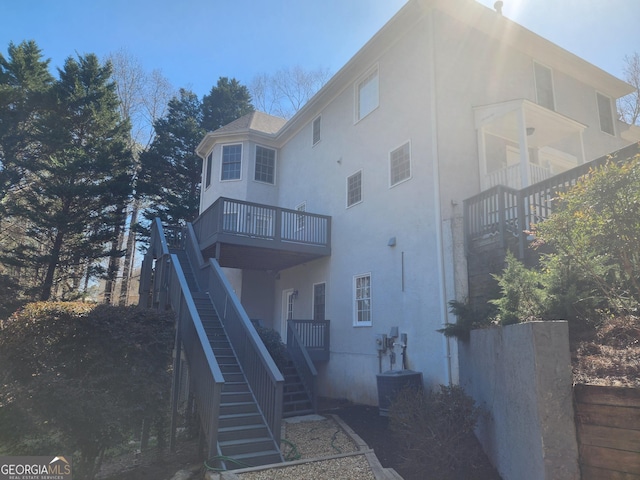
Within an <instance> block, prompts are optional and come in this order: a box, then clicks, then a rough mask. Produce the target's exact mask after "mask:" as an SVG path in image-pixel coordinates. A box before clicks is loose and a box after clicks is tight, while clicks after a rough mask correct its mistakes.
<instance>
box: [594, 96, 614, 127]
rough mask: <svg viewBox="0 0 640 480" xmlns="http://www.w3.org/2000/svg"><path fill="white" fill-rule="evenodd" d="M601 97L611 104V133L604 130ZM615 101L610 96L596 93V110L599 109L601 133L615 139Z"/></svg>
mask: <svg viewBox="0 0 640 480" xmlns="http://www.w3.org/2000/svg"><path fill="white" fill-rule="evenodd" d="M600 97H602V98H603V99H605V100H607V101H608V102H609V112H608V113H609V115H610V118H611V131H610V132H608V131H607V130H605V129H604V128H603V125H602V124H603V122H602V120H603V118H602V113H603V112H602V110H601V109H600ZM613 105H614V102H613V99H612V98H611V97H610V96H609V95H605V94H604V93H600V92H596V108H597V109H598V122H599V124H600V131H601V132H602V133H606V134H607V135H612V136H614V137H615V135H616V116H615V112H614V110H613Z"/></svg>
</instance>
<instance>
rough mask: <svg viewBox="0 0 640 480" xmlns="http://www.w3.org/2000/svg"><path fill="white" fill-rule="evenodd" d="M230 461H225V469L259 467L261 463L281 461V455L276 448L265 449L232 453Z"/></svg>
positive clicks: (267, 463)
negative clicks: (238, 453)
mask: <svg viewBox="0 0 640 480" xmlns="http://www.w3.org/2000/svg"><path fill="white" fill-rule="evenodd" d="M233 460H235V461H237V462H238V463H234V462H232V461H226V462H225V463H226V466H227V469H229V470H236V469H239V468H247V467H259V466H262V465H270V464H272V463H282V455H281V454H280V452H279V451H278V450H265V451H264V452H258V453H244V454H240V455H234V456H233Z"/></svg>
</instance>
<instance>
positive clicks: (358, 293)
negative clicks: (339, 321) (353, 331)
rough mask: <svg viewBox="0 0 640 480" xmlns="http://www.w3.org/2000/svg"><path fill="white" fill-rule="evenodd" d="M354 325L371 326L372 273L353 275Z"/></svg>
mask: <svg viewBox="0 0 640 480" xmlns="http://www.w3.org/2000/svg"><path fill="white" fill-rule="evenodd" d="M353 293H354V305H353V307H354V309H353V326H354V327H370V326H371V274H370V273H366V274H364V275H356V276H355V277H353Z"/></svg>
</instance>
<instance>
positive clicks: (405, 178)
mask: <svg viewBox="0 0 640 480" xmlns="http://www.w3.org/2000/svg"><path fill="white" fill-rule="evenodd" d="M405 147H407V149H408V159H407V162H408V164H409V174H408V175H407V176H406V177H404V178H401V179H400V180H397V181H396V182H395V183H394V181H393V170H394V165H393V160H394V159H393V154H394V153H396V152H397V151H399V150H401V149H403V150H404V148H405ZM411 175H412V168H411V141H410V140H408V141H406V142H404V143H403V144H402V145H400V146H398V147H396V148H394V149H393V150H391V151H390V152H389V188H392V187H395V186H396V185H400V184H401V183H404V182H406V181H407V180H411Z"/></svg>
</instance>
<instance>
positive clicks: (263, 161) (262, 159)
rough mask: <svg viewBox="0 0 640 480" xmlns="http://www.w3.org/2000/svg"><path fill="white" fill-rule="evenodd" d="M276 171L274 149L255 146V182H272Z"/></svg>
mask: <svg viewBox="0 0 640 480" xmlns="http://www.w3.org/2000/svg"><path fill="white" fill-rule="evenodd" d="M275 171H276V151H275V150H273V149H271V148H265V147H261V146H259V145H258V146H256V171H255V176H254V179H255V180H256V181H257V182H264V183H270V184H272V185H273V184H274V182H275Z"/></svg>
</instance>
